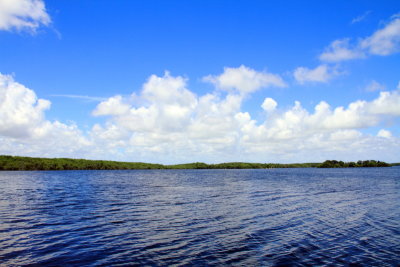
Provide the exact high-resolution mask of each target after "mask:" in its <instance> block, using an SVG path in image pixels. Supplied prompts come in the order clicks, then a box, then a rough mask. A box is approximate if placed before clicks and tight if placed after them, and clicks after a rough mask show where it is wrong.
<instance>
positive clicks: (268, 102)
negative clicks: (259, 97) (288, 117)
mask: <svg viewBox="0 0 400 267" xmlns="http://www.w3.org/2000/svg"><path fill="white" fill-rule="evenodd" d="M277 106H278V103H276V101H275V100H273V99H272V98H270V97H267V98H265V99H264V102H263V103H262V105H261V107H262V108H263V109H264V110H265V111H267V112H271V111H274V110H275V109H276V107H277Z"/></svg>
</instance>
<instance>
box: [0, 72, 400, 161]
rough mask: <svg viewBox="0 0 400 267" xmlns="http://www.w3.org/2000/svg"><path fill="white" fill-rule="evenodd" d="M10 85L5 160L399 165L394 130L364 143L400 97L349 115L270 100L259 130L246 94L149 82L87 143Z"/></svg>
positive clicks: (3, 127) (1, 109)
mask: <svg viewBox="0 0 400 267" xmlns="http://www.w3.org/2000/svg"><path fill="white" fill-rule="evenodd" d="M0 81H1V82H0V116H2V117H1V119H0V154H19V155H31V156H48V157H56V156H58V157H59V156H62V157H67V156H68V157H79V158H82V157H83V158H97V159H113V160H128V161H147V162H161V163H178V162H191V161H206V162H221V161H238V160H240V161H258V162H260V161H261V162H288V161H291V162H295V161H299V162H304V161H321V160H324V159H327V158H332V159H342V160H355V159H368V158H374V159H379V160H386V161H395V160H397V157H398V152H399V150H400V139H399V138H398V137H394V136H392V135H391V134H390V132H389V133H388V131H387V130H381V131H380V132H379V133H378V134H377V136H371V135H368V134H364V133H362V130H363V129H368V128H369V127H379V126H380V125H386V122H388V121H390V122H393V118H398V117H399V116H400V105H398V103H400V91H399V90H395V91H387V92H381V93H380V95H379V96H378V97H377V98H376V99H374V100H372V101H363V100H358V101H354V102H352V103H350V104H349V105H348V106H347V107H331V106H330V105H329V104H328V103H326V102H324V101H322V102H320V103H319V104H318V105H316V106H315V109H314V110H313V111H312V112H309V111H308V110H307V109H305V108H304V107H302V105H301V103H300V102H298V101H296V102H295V104H294V105H293V106H292V107H290V108H288V109H282V108H281V109H277V108H276V107H277V105H278V103H277V102H276V101H275V100H274V99H272V98H268V97H267V98H265V100H264V102H263V104H262V105H261V107H260V109H261V108H262V109H263V110H264V111H266V115H267V116H265V119H263V120H261V121H256V120H255V119H253V118H252V116H251V115H250V114H249V113H248V112H246V111H244V110H242V103H243V101H244V99H245V97H246V96H245V95H244V94H237V93H236V92H228V93H227V94H226V95H225V96H224V97H221V96H220V95H219V94H218V92H216V93H209V94H205V95H202V96H198V95H196V94H194V93H193V92H191V91H190V90H189V89H188V88H187V79H185V78H183V77H180V76H177V77H174V76H171V75H170V74H169V73H166V74H165V75H163V76H160V77H159V76H156V75H152V76H151V77H150V78H149V79H148V80H147V81H146V83H145V84H144V85H143V88H142V90H141V92H140V93H139V94H138V95H137V96H135V98H136V100H139V101H135V102H134V101H133V99H132V97H122V96H119V95H117V96H114V97H111V98H109V99H107V100H105V101H103V102H101V103H99V104H98V106H97V107H96V109H95V110H94V111H93V113H94V114H95V115H96V116H107V117H106V119H105V123H98V124H95V125H94V126H93V127H92V128H91V130H90V131H89V132H87V133H83V132H82V131H81V130H80V129H79V127H78V126H77V125H75V124H73V123H71V124H64V123H61V122H58V121H49V120H46V118H45V110H47V109H48V108H49V107H50V103H49V102H48V101H47V100H41V99H38V98H37V97H36V94H35V93H34V92H33V91H32V90H30V89H28V88H26V87H25V86H23V85H21V84H19V83H17V82H16V81H14V79H13V78H12V77H11V76H6V75H1V76H0ZM139 103H140V104H139ZM382 137H386V138H382ZM389 137H390V138H389ZM349 151H351V153H349Z"/></svg>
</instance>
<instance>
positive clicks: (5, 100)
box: [0, 74, 89, 156]
mask: <svg viewBox="0 0 400 267" xmlns="http://www.w3.org/2000/svg"><path fill="white" fill-rule="evenodd" d="M49 108H50V101H48V100H44V99H38V98H37V96H36V94H35V92H34V91H33V90H31V89H29V88H27V87H25V86H24V85H22V84H20V83H18V82H16V81H15V80H14V78H13V77H12V76H10V75H3V74H0V140H1V141H0V152H1V153H2V154H21V155H42V156H44V155H49V156H51V155H56V154H57V153H59V155H62V154H63V153H64V155H71V156H72V155H76V154H75V153H76V152H77V151H80V150H81V149H83V148H84V147H85V146H87V145H89V141H88V140H87V139H86V138H85V137H84V136H82V134H81V131H80V130H79V129H78V127H77V126H76V125H74V124H71V125H66V124H63V123H61V122H58V121H54V122H50V121H48V120H46V118H45V111H46V110H47V109H49ZM69 152H71V153H69ZM73 152H74V153H73Z"/></svg>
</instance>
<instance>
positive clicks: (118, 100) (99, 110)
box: [92, 95, 130, 116]
mask: <svg viewBox="0 0 400 267" xmlns="http://www.w3.org/2000/svg"><path fill="white" fill-rule="evenodd" d="M122 101H123V100H122V96H120V95H117V96H114V97H110V98H109V99H107V100H104V101H102V102H101V103H100V104H99V105H98V106H97V107H96V109H95V110H94V111H93V112H92V113H93V115H95V116H102V115H120V114H124V113H126V112H128V111H129V108H130V107H129V105H128V104H125V103H122Z"/></svg>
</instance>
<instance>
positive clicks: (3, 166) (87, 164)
mask: <svg viewBox="0 0 400 267" xmlns="http://www.w3.org/2000/svg"><path fill="white" fill-rule="evenodd" d="M394 165H399V164H398V163H394V164H388V163H386V162H382V161H375V160H365V161H357V162H343V161H336V160H327V161H325V162H323V163H291V164H282V163H248V162H228V163H218V164H207V163H203V162H194V163H187V164H176V165H162V164H153V163H144V162H119V161H107V160H87V159H70V158H33V157H19V156H6V155H4V156H2V155H0V171H1V170H3V171H33V170H148V169H272V168H351V167H389V166H394Z"/></svg>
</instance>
